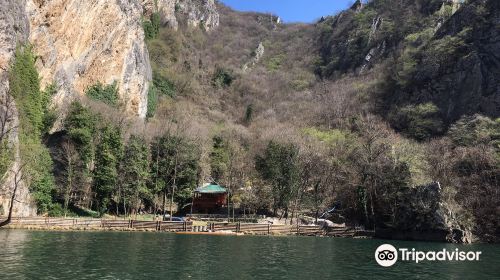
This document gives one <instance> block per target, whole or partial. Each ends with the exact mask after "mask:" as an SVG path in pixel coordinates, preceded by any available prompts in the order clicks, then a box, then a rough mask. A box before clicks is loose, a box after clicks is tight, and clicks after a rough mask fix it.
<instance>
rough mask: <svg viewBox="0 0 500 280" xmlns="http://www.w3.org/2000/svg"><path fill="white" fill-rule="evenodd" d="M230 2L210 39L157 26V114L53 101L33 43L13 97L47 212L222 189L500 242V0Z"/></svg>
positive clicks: (132, 207)
mask: <svg viewBox="0 0 500 280" xmlns="http://www.w3.org/2000/svg"><path fill="white" fill-rule="evenodd" d="M218 8H219V11H220V14H221V23H220V26H219V27H218V28H216V29H214V30H210V31H206V30H204V29H203V28H190V27H188V26H187V25H186V24H185V23H183V22H182V21H181V22H180V26H179V29H178V30H173V29H172V28H169V27H164V26H162V25H161V24H160V20H159V16H158V14H157V13H153V15H152V16H151V18H144V19H143V21H144V30H145V37H146V42H147V45H148V51H149V54H150V59H151V63H152V70H153V77H152V81H153V83H152V86H151V87H150V89H149V94H148V108H147V110H148V112H147V119H146V120H141V119H138V118H136V117H131V116H129V115H127V114H126V113H124V110H123V106H124V104H122V102H121V100H120V98H119V96H118V93H117V92H118V88H119V87H120V85H119V84H117V83H112V84H103V83H96V84H95V85H94V86H91V87H89V88H88V89H87V90H86V91H85V92H84V93H82V98H80V99H79V100H75V101H73V102H71V104H69V105H68V106H67V107H65V108H54V106H51V104H50V99H51V96H52V95H53V94H54V93H55V92H56V91H57V86H56V85H55V84H54V85H51V86H48V87H47V88H45V89H41V88H40V81H39V77H38V73H37V70H36V67H35V62H36V59H37V58H36V54H34V53H33V52H32V50H31V48H30V46H29V45H28V46H21V47H19V48H18V50H17V52H16V55H15V61H14V62H13V64H12V67H11V69H10V74H9V81H10V85H11V86H10V94H11V96H12V97H13V98H14V99H15V102H16V104H17V108H18V111H19V120H20V127H19V128H20V129H19V139H20V151H21V155H20V156H21V158H22V160H23V162H24V165H23V176H24V180H25V182H27V184H29V186H30V190H31V192H32V193H33V195H34V198H35V200H36V203H37V206H38V212H39V214H48V215H52V216H62V215H82V214H84V213H85V214H89V215H95V216H102V215H104V214H112V215H132V214H137V213H138V212H147V213H154V214H159V213H162V212H163V211H164V210H165V209H166V207H167V206H166V205H167V203H169V201H170V198H173V201H174V202H175V205H176V206H177V211H178V212H179V213H181V214H182V213H186V212H187V211H188V210H187V208H188V207H187V206H188V205H189V203H191V197H192V192H193V190H194V189H195V188H197V187H198V186H200V185H202V184H203V183H205V182H216V183H218V184H220V185H222V186H224V187H226V188H227V189H228V190H229V192H230V196H229V197H230V198H229V199H230V201H231V204H232V205H233V207H234V208H235V209H236V210H237V211H241V212H243V211H245V213H259V214H266V215H271V216H275V217H280V218H284V219H287V220H288V219H294V218H297V217H299V216H309V217H313V218H317V217H318V216H319V215H320V214H321V213H323V212H324V211H326V210H328V209H331V208H333V207H335V208H336V209H337V214H336V215H335V217H333V218H332V219H335V220H336V221H340V222H346V223H351V224H356V225H363V226H364V227H366V228H370V229H373V228H392V229H397V230H401V231H411V230H432V229H435V228H443V227H450V228H454V229H458V230H461V231H463V232H472V233H473V234H474V235H475V236H477V237H479V238H481V239H482V240H485V241H498V238H499V236H500V220H499V219H498V217H499V215H500V212H499V211H500V208H499V207H498V205H499V204H500V189H499V187H500V182H499V180H500V119H499V118H498V117H499V116H500V114H499V112H500V111H499V108H500V101H499V96H500V95H499V94H500V83H499V77H500V75H499V74H500V71H499V69H500V63H499V61H500V60H499V57H498V50H499V49H500V46H499V45H498V38H499V36H500V35H499V34H498V33H499V30H500V29H499V28H498V25H499V18H500V7H499V2H498V1H496V0H470V1H465V3H461V4H458V3H456V2H455V1H443V0H418V1H413V0H411V1H410V0H402V1H390V0H372V1H368V2H367V3H362V2H361V1H356V3H355V4H354V5H353V6H352V7H351V8H350V9H348V10H346V11H344V12H341V13H339V14H338V15H334V16H329V17H324V18H322V19H320V20H319V21H318V22H316V23H314V24H280V23H279V21H277V19H276V17H275V16H270V15H266V14H258V13H240V12H235V11H232V10H231V9H229V8H228V7H225V6H224V5H222V4H218ZM180 17H181V16H180ZM181 18H182V17H181ZM3 102H4V103H6V102H12V101H8V100H3ZM2 131H5V130H2ZM5 135H6V133H3V135H1V136H2V138H1V139H0V140H1V142H0V144H1V151H2V152H1V154H0V168H1V170H0V171H1V172H3V173H5V172H4V171H6V170H7V168H8V166H9V162H10V161H12V160H13V154H12V152H11V150H12V149H11V148H10V147H9V145H8V143H7V140H6V139H4V136H5ZM436 186H437V189H436V188H435V187H436ZM443 213H445V214H443ZM442 217H444V218H445V221H442Z"/></svg>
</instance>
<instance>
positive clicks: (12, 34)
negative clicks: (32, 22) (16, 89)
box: [0, 0, 36, 216]
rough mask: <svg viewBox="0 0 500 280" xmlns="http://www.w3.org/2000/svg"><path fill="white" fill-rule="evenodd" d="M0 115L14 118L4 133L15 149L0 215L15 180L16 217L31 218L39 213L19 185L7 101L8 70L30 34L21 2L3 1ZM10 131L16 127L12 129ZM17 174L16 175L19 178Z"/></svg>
mask: <svg viewBox="0 0 500 280" xmlns="http://www.w3.org/2000/svg"><path fill="white" fill-rule="evenodd" d="M0 7H1V9H0V100H1V103H0V112H1V113H2V115H3V116H5V114H4V113H5V112H6V111H7V114H8V115H11V116H13V118H12V119H11V118H9V119H11V120H10V122H9V124H8V126H7V127H6V128H4V131H2V134H4V133H6V132H7V131H9V132H10V133H8V135H7V137H8V139H9V145H10V146H11V147H12V149H14V161H13V163H12V166H11V167H10V168H9V169H8V172H7V173H6V174H2V175H0V176H2V178H1V179H2V184H1V185H0V216H6V215H7V211H8V208H9V206H10V199H11V195H12V191H13V190H14V187H15V184H16V181H17V183H18V189H17V192H16V200H17V201H18V203H15V204H14V209H13V212H14V215H16V216H30V215H34V214H36V208H35V206H34V205H33V202H32V199H31V197H30V194H29V190H28V188H27V186H26V185H24V184H23V183H22V182H19V180H18V178H19V177H20V176H21V174H20V173H19V172H18V170H19V166H20V158H19V141H18V137H17V131H16V129H15V128H16V127H17V126H18V119H17V117H16V115H17V112H16V108H15V105H14V104H12V103H10V102H6V100H11V99H9V97H8V91H9V81H8V75H7V71H8V68H9V65H10V62H11V60H12V57H13V56H14V51H15V49H16V45H17V44H18V43H19V42H21V43H22V42H26V41H27V39H28V33H29V24H28V18H27V17H26V14H25V12H24V10H25V9H24V7H25V2H24V1H22V0H0ZM10 128H14V129H13V130H10ZM15 173H17V178H16V175H15Z"/></svg>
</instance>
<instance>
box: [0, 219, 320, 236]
mask: <svg viewBox="0 0 500 280" xmlns="http://www.w3.org/2000/svg"><path fill="white" fill-rule="evenodd" d="M1 220H3V218H1V217H0V221H1ZM10 226H11V227H21V228H41V229H51V228H62V229H66V228H67V229H106V230H145V231H162V232H189V231H195V230H196V231H199V230H200V229H202V230H203V231H204V230H207V231H211V232H218V231H219V232H220V231H230V232H236V233H246V234H256V235H274V234H279V235H291V234H299V235H318V234H322V233H323V230H322V228H321V227H320V226H306V225H274V224H267V223H266V224H258V223H240V222H238V223H227V222H225V223H224V222H222V223H221V222H208V223H207V224H206V226H202V227H200V226H193V222H191V221H187V222H170V221H138V220H112V219H89V218H48V217H28V218H13V219H12V222H11V224H10Z"/></svg>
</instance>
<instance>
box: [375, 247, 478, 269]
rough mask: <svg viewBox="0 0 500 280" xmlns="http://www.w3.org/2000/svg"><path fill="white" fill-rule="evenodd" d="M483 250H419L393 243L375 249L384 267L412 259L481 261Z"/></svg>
mask: <svg viewBox="0 0 500 280" xmlns="http://www.w3.org/2000/svg"><path fill="white" fill-rule="evenodd" d="M481 253H482V252H480V251H476V252H473V251H468V252H466V251H460V250H459V249H455V250H451V251H450V250H447V249H443V250H440V251H427V252H424V251H417V250H415V248H412V249H411V250H410V249H407V248H399V250H398V249H396V248H395V247H394V246H392V245H391V244H383V245H380V246H379V247H378V248H377V250H375V260H376V261H377V263H378V264H379V265H381V266H384V267H389V266H393V265H394V264H395V263H396V262H397V261H398V256H399V259H400V260H401V261H410V262H415V263H419V262H421V261H479V257H480V255H481Z"/></svg>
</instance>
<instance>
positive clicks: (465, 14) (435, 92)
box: [396, 0, 500, 124]
mask: <svg viewBox="0 0 500 280" xmlns="http://www.w3.org/2000/svg"><path fill="white" fill-rule="evenodd" d="M499 25H500V2H499V1H498V0H477V1H472V2H470V4H468V5H464V6H463V7H462V8H461V9H459V10H458V11H457V12H456V13H455V14H454V15H453V16H452V17H451V18H450V19H449V20H447V21H446V22H445V23H444V24H443V25H442V26H441V27H440V28H439V30H437V31H436V34H435V35H434V37H433V38H432V41H431V42H430V43H429V44H427V46H426V47H425V48H423V49H422V50H421V52H420V53H419V54H418V57H419V58H420V59H419V60H417V62H418V63H417V65H416V67H415V69H416V71H415V72H414V73H412V75H411V80H410V82H409V84H410V86H408V87H406V88H403V89H401V90H400V91H399V92H396V94H397V96H398V98H399V100H398V101H399V102H400V103H407V102H412V103H424V102H433V103H434V104H436V105H437V106H438V107H439V109H440V114H441V118H442V120H443V122H444V123H445V124H449V123H452V122H454V121H456V120H457V119H459V118H460V117H461V116H463V115H473V114H475V113H481V114H484V115H488V116H492V117H498V116H499V114H500V54H499V52H498V50H499V49H500V30H499V28H498V26H499Z"/></svg>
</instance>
